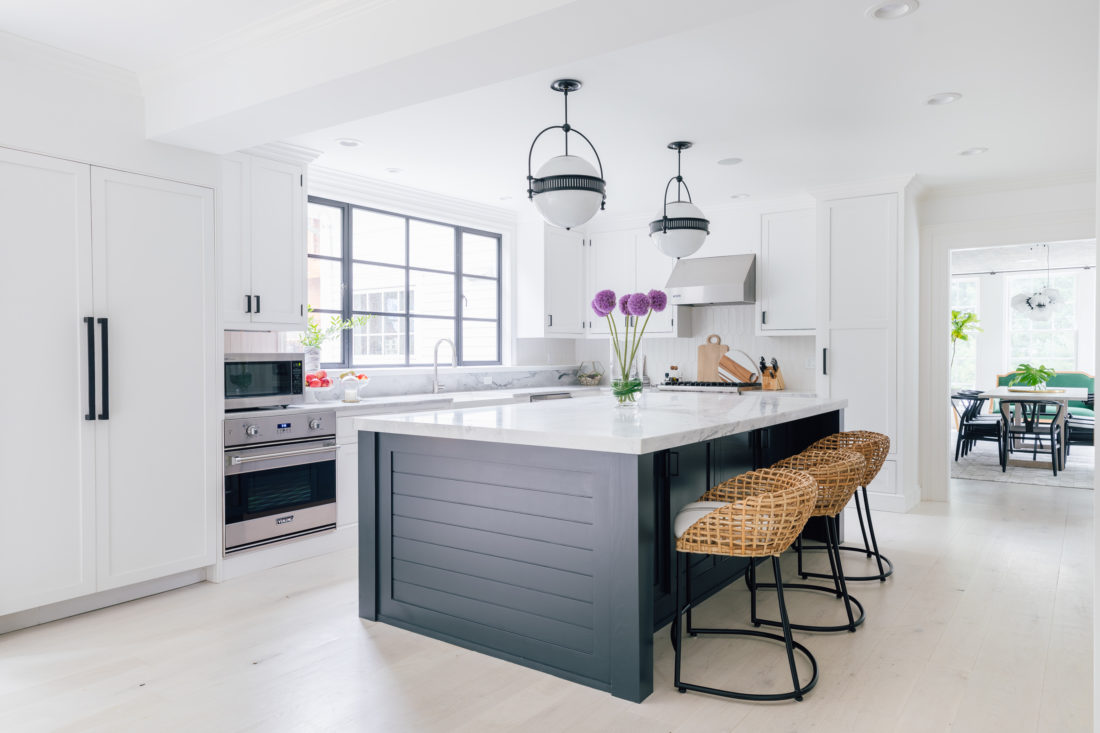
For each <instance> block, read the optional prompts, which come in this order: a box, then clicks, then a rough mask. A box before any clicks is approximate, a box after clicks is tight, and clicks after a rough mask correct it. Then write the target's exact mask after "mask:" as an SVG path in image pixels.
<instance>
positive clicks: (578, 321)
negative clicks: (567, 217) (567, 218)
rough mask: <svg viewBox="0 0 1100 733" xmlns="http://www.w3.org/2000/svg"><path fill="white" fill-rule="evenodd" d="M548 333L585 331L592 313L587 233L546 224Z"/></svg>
mask: <svg viewBox="0 0 1100 733" xmlns="http://www.w3.org/2000/svg"><path fill="white" fill-rule="evenodd" d="M544 241H545V250H544V253H543V254H544V258H545V259H544V262H545V268H546V269H545V273H546V276H545V282H544V287H545V291H544V293H545V294H544V297H545V302H546V320H545V335H547V336H580V335H583V334H584V332H585V330H586V326H587V319H588V316H589V313H588V311H587V310H586V309H585V305H584V304H585V302H586V300H585V289H584V287H585V280H584V250H585V239H584V235H583V234H581V233H579V232H576V231H567V230H565V229H558V228H556V227H550V226H546V227H545V232H544Z"/></svg>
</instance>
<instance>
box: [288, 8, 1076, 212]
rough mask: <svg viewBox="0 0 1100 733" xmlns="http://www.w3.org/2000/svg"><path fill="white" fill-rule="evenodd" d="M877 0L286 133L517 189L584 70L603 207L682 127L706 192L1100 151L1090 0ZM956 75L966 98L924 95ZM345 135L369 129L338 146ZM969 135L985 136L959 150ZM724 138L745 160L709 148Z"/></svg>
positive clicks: (660, 170)
mask: <svg viewBox="0 0 1100 733" xmlns="http://www.w3.org/2000/svg"><path fill="white" fill-rule="evenodd" d="M750 5H751V3H750ZM869 5H871V0H829V1H828V2H821V1H820V0H793V1H792V2H776V3H770V2H767V1H766V0H757V1H756V2H755V6H756V7H755V8H754V12H748V13H744V12H743V13H742V14H741V15H739V16H737V17H733V18H728V19H725V20H720V21H718V22H713V23H710V24H709V25H707V26H706V27H704V28H701V29H697V30H689V31H686V32H681V33H678V34H675V35H671V36H666V37H663V38H659V39H657V40H652V41H649V42H645V43H641V44H638V45H633V46H631V47H628V48H624V49H620V50H615V51H612V52H609V53H607V54H604V55H600V56H595V57H590V58H586V59H583V60H579V61H576V62H574V63H570V64H567V65H564V66H561V67H557V68H552V69H546V70H544V71H540V72H538V73H534V74H525V75H524V76H521V77H518V78H514V79H510V80H507V81H503V82H500V83H496V84H492V85H490V86H485V87H482V88H478V89H475V90H473V91H469V92H465V93H460V94H456V95H453V96H448V97H445V98H441V99H436V100H433V101H428V102H424V103H421V104H416V105H413V106H409V107H405V108H402V109H397V110H393V111H388V112H385V113H382V114H378V115H375V116H372V117H369V118H367V119H361V120H357V121H352V122H348V123H345V124H341V125H337V126H334V127H330V128H327V129H323V130H319V131H316V132H313V133H309V134H304V135H299V136H296V137H294V138H292V142H296V143H299V144H303V145H307V146H309V147H313V148H316V149H320V150H323V151H325V153H324V155H323V156H322V157H321V158H320V159H319V160H318V161H317V164H318V165H321V166H325V167H330V168H336V169H340V170H344V171H349V172H354V173H359V174H362V175H366V176H370V177H377V178H383V179H387V178H388V179H391V180H393V181H395V182H399V183H401V184H404V185H408V186H413V187H417V188H424V189H428V190H433V191H438V192H441V193H447V194H452V195H456V196H462V197H466V198H472V199H476V200H480V201H483V202H486V203H491V204H496V205H508V206H516V207H518V206H521V205H522V206H526V205H527V202H526V201H525V200H524V199H525V176H526V174H527V171H526V156H527V150H528V146H529V144H530V141H531V139H532V138H533V136H534V135H535V133H536V132H538V130H540V129H542V128H543V127H545V126H547V125H551V124H558V123H560V121H561V119H560V117H561V98H560V95H557V94H555V93H553V92H551V91H549V89H548V88H547V87H548V84H549V82H550V81H551V80H553V79H554V78H557V77H559V76H572V77H576V78H578V79H581V80H582V81H583V82H584V83H585V87H584V89H583V90H581V91H580V92H579V93H578V94H576V95H575V96H573V98H572V100H571V104H570V109H571V115H570V117H571V122H572V123H573V124H574V125H575V126H576V127H577V128H578V129H579V130H581V131H583V132H584V133H585V134H586V135H588V137H589V138H590V139H591V140H592V141H593V143H594V144H595V145H596V148H597V150H598V151H599V153H600V156H601V157H602V159H603V163H604V168H605V171H606V178H607V181H608V184H607V186H608V204H607V206H608V211H616V210H617V211H620V212H621V211H630V212H633V211H640V210H650V209H652V210H653V211H656V210H657V208H658V207H659V205H660V197H661V193H662V190H663V186H664V183H665V180H666V179H667V178H668V176H670V175H672V174H673V173H674V172H675V168H674V166H675V160H674V155H673V154H672V153H671V152H669V151H668V150H666V149H665V145H666V143H668V142H669V141H671V140H676V139H687V140H693V141H695V143H696V147H695V148H694V149H693V150H691V151H689V152H688V153H687V154H686V157H685V159H684V174H685V178H686V180H687V181H688V183H689V184H690V185H691V190H692V192H693V193H694V194H695V198H696V200H697V201H698V202H701V203H712V204H713V203H715V202H728V201H729V198H728V197H729V196H730V195H732V194H736V193H749V194H752V195H753V196H754V197H763V196H769V195H774V194H781V193H788V192H793V191H804V190H807V189H808V188H813V187H815V186H822V185H828V184H833V183H840V182H848V181H857V180H865V179H870V178H875V177H880V176H890V175H898V174H909V173H914V174H919V175H921V176H922V177H923V178H924V180H925V181H926V182H927V183H929V184H930V185H933V186H936V185H944V184H981V183H984V182H989V181H999V180H1005V179H1009V178H1011V179H1018V178H1025V177H1032V176H1057V175H1063V174H1067V173H1078V174H1081V175H1085V174H1087V173H1088V172H1091V171H1092V170H1094V168H1095V160H1096V153H1095V144H1096V111H1097V75H1096V72H1097V33H1096V28H1097V3H1095V2H1094V1H1093V0H1061V1H1060V2H1058V3H1036V2H1034V1H1033V0H967V1H966V2H958V1H957V0H924V1H923V2H922V3H921V6H920V9H919V10H918V11H917V12H916V13H914V14H913V15H911V16H909V17H907V18H902V19H899V20H892V21H876V20H871V19H869V18H868V17H866V15H865V11H866V10H867V8H868V6H869ZM500 63H501V64H507V63H508V59H503V58H502V59H501V60H500ZM948 91H951V92H960V93H961V94H962V95H963V98H962V100H961V101H959V102H957V103H955V104H952V105H946V106H942V107H930V106H927V105H925V104H924V101H925V99H926V98H927V97H929V96H931V95H932V94H935V93H937V92H948ZM340 137H352V138H357V139H360V140H362V141H363V142H364V144H363V145H362V146H361V147H360V148H357V149H354V150H347V149H342V148H340V147H339V146H337V145H336V144H335V142H334V140H335V139H336V138H340ZM546 138H549V140H546ZM544 140H546V142H545V147H543V143H540V148H539V150H537V151H536V154H535V167H536V168H537V166H538V164H539V162H540V161H542V160H545V159H546V158H548V157H550V156H551V155H556V154H559V152H560V147H559V145H560V136H557V137H552V136H551V135H550V134H548V135H547V136H544ZM974 146H982V147H987V148H989V152H988V153H986V154H984V155H978V156H972V157H962V156H959V155H958V153H959V151H961V150H964V149H966V148H970V147H974ZM580 149H581V146H579V145H574V147H573V150H580ZM729 156H736V157H740V158H743V159H744V163H742V164H740V165H736V166H732V167H723V166H718V165H716V161H717V160H718V159H720V158H725V157H729ZM387 168H400V169H401V173H399V174H390V173H387V172H386V169H387ZM502 197H511V199H510V200H506V201H502Z"/></svg>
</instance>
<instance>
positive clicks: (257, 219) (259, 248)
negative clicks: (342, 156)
mask: <svg viewBox="0 0 1100 733" xmlns="http://www.w3.org/2000/svg"><path fill="white" fill-rule="evenodd" d="M249 176H250V181H249V188H250V191H251V194H252V195H251V205H250V207H249V209H250V212H249V230H250V234H251V240H252V296H253V311H252V323H254V324H261V323H262V324H265V325H266V326H268V327H270V328H277V329H286V330H290V329H295V328H305V323H306V315H305V303H306V295H305V293H306V272H305V267H306V231H305V208H306V194H305V190H306V189H305V178H304V176H305V173H304V172H303V170H302V168H300V167H299V166H295V165H290V164H287V163H277V162H275V161H271V160H265V159H263V158H252V161H251V167H250V170H249Z"/></svg>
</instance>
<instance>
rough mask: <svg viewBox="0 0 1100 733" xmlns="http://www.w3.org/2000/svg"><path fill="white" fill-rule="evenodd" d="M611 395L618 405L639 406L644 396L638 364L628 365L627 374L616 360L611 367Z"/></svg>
mask: <svg viewBox="0 0 1100 733" xmlns="http://www.w3.org/2000/svg"><path fill="white" fill-rule="evenodd" d="M611 395H612V396H613V397H614V398H615V404H616V405H617V406H618V407H638V406H639V403H640V401H641V398H642V378H641V376H640V375H639V374H638V364H637V363H636V362H635V363H632V364H629V365H627V368H626V374H625V375H624V374H623V370H622V368H621V367H620V366H619V364H618V363H617V362H616V363H615V364H614V365H613V366H612V369H611Z"/></svg>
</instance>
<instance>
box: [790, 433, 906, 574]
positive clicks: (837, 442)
mask: <svg viewBox="0 0 1100 733" xmlns="http://www.w3.org/2000/svg"><path fill="white" fill-rule="evenodd" d="M808 450H853V451H856V452H858V453H859V454H860V455H862V456H863V458H864V460H865V461H866V462H867V465H866V467H865V469H864V472H863V479H862V481H860V494H861V495H862V497H863V506H860V497H859V496H857V497H856V501H855V505H856V516H857V517H859V531H860V533H861V534H862V535H863V547H862V548H859V547H848V546H845V545H841V547H840V549H841V550H844V551H845V552H861V553H863V554H865V555H866V556H867V558H868V559H870V558H872V557H873V558H875V562H876V563H877V564H878V573H876V574H873V575H848V576H845V580H854V581H862V580H878V581H881V582H886V579H887V578H889V577H890V576H891V575H893V574H894V563H893V562H891V561H890V559H889V558H888V557H886V556H885V555H883V554H882V553H881V552H879V549H878V537H876V536H875V524H874V521H873V520H872V519H871V502H870V499H869V497H868V496H867V487H868V486H869V485H870V483H871V482H872V481H874V479H875V477H876V476H878V473H879V471H880V470H881V469H882V466H883V464H884V463H885V461H886V456H887V455H888V454H889V453H890V437H889V436H887V435H883V434H882V433H874V432H871V431H869V430H849V431H847V432H843V433H833V434H832V435H829V436H826V437H824V438H822V439H820V440H818V441H817V442H815V443H814V444H813V445H811V446H810V447H809V448H808ZM865 513H866V515H867V521H866V524H865V523H864V520H863V515H864V514H865ZM868 534H870V538H868ZM796 549H797V550H798V572H799V575H801V576H802V577H803V578H828V577H830V576H829V575H828V574H826V573H811V572H808V571H804V570H803V569H802V551H803V550H823V549H825V548H824V547H823V546H816V545H815V546H805V545H804V544H803V543H802V542H801V541H799V543H798V544H797V545H796Z"/></svg>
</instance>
